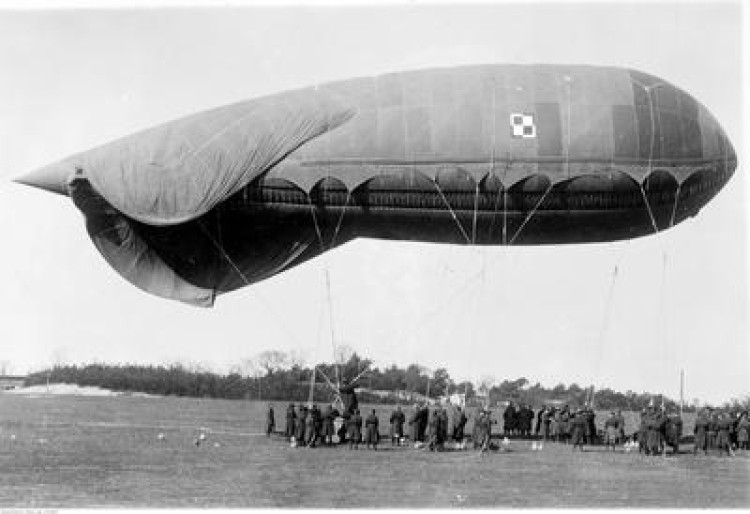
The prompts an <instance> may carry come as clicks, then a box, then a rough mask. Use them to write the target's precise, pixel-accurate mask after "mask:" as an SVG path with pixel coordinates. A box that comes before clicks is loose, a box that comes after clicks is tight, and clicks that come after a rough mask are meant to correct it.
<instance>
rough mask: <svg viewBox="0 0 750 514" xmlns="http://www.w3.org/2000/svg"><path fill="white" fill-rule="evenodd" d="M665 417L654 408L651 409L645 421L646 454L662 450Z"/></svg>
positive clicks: (654, 453)
mask: <svg viewBox="0 0 750 514" xmlns="http://www.w3.org/2000/svg"><path fill="white" fill-rule="evenodd" d="M665 424H666V419H665V418H664V417H663V416H662V414H661V413H660V412H657V411H656V409H652V412H651V414H650V416H649V417H648V421H647V422H646V429H647V430H648V433H647V434H646V455H658V454H660V453H661V451H662V444H663V440H662V434H663V430H664V425H665Z"/></svg>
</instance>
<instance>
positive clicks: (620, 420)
mask: <svg viewBox="0 0 750 514" xmlns="http://www.w3.org/2000/svg"><path fill="white" fill-rule="evenodd" d="M615 419H617V432H618V433H617V444H621V443H624V442H625V416H623V415H622V411H621V410H620V409H617V414H616V415H615Z"/></svg>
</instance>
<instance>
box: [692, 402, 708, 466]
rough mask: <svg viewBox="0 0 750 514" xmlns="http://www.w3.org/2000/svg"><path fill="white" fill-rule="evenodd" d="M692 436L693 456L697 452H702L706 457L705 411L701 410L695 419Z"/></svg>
mask: <svg viewBox="0 0 750 514" xmlns="http://www.w3.org/2000/svg"><path fill="white" fill-rule="evenodd" d="M693 435H694V444H693V455H695V454H696V453H698V450H703V453H704V454H705V455H708V415H707V412H706V410H705V409H704V410H701V411H700V412H699V413H698V416H697V417H696V418H695V426H694V427H693Z"/></svg>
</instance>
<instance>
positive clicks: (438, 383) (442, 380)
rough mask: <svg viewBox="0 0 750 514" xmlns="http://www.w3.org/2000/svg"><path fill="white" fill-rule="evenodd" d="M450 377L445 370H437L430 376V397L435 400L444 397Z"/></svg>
mask: <svg viewBox="0 0 750 514" xmlns="http://www.w3.org/2000/svg"><path fill="white" fill-rule="evenodd" d="M450 381H451V376H450V374H448V370H447V369H445V368H438V369H436V370H435V372H434V373H433V374H432V384H431V385H430V396H431V397H433V398H437V397H440V396H445V395H446V394H447V393H448V384H449V383H450Z"/></svg>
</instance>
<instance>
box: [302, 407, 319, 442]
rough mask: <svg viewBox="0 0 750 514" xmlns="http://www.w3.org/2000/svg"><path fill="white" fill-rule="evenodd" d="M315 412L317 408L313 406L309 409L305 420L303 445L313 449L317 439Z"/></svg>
mask: <svg viewBox="0 0 750 514" xmlns="http://www.w3.org/2000/svg"><path fill="white" fill-rule="evenodd" d="M317 412H318V409H317V406H316V405H314V406H313V407H312V408H310V409H309V411H308V413H307V418H305V444H306V445H307V447H308V448H315V442H316V441H317V439H318V430H317V425H318V420H317V417H318V416H317V415H316V413H317Z"/></svg>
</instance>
